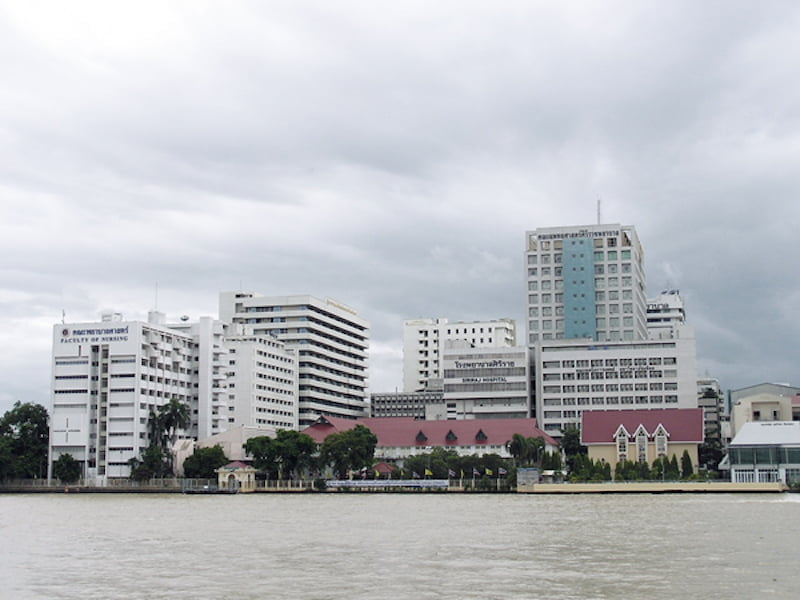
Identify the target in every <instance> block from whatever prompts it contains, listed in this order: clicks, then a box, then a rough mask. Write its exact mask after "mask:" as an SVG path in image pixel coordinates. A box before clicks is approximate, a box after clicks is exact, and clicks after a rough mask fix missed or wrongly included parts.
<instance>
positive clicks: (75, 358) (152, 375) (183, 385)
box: [50, 311, 228, 479]
mask: <svg viewBox="0 0 800 600" xmlns="http://www.w3.org/2000/svg"><path fill="white" fill-rule="evenodd" d="M176 327H178V328H177V329H174V328H172V327H171V326H168V325H166V324H165V323H164V316H163V315H162V314H161V313H157V312H155V311H153V312H151V313H150V314H149V317H148V321H147V322H142V321H126V320H124V319H123V318H122V316H121V315H119V314H112V313H107V314H104V315H103V318H102V320H101V321H99V322H87V323H69V324H61V325H56V326H55V327H54V328H53V356H52V384H51V403H52V410H51V418H50V464H51V465H52V462H53V461H54V460H57V459H58V457H59V456H61V454H65V453H69V454H71V455H72V456H73V457H74V458H75V459H77V460H78V461H79V462H81V463H82V464H83V466H84V475H85V476H86V477H89V478H98V479H105V478H114V477H127V476H128V475H129V473H130V469H129V466H128V461H129V460H130V459H131V458H134V457H139V456H140V454H141V451H142V450H143V449H145V448H146V447H147V446H148V445H149V444H150V440H149V433H148V419H149V415H150V413H151V411H155V410H157V409H158V407H160V406H162V405H164V404H166V403H167V402H169V400H170V399H171V398H176V399H178V400H180V401H181V402H183V403H185V404H187V405H188V406H189V409H190V413H191V424H190V426H189V428H188V429H187V430H186V431H183V432H180V434H181V435H182V436H183V437H193V438H198V439H203V438H204V437H208V436H211V435H214V434H216V433H219V432H220V431H224V430H225V427H226V419H227V398H228V396H227V383H226V377H225V369H226V362H227V361H226V355H227V353H226V351H225V348H224V346H223V344H222V336H223V334H224V325H223V324H222V323H220V322H219V321H215V320H214V319H212V318H210V317H204V318H201V319H200V320H199V321H198V322H197V323H192V324H189V323H182V324H181V325H180V326H176Z"/></svg>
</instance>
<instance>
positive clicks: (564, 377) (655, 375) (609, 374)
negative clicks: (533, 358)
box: [542, 368, 678, 381]
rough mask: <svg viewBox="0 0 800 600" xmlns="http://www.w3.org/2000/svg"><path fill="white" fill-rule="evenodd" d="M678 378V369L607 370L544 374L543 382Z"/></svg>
mask: <svg viewBox="0 0 800 600" xmlns="http://www.w3.org/2000/svg"><path fill="white" fill-rule="evenodd" d="M677 376H678V371H677V369H663V370H660V369H652V368H647V369H636V370H634V369H619V370H618V371H617V370H611V369H606V370H604V371H600V370H597V371H589V370H586V371H578V372H577V373H573V372H567V373H544V374H543V375H542V381H576V380H579V381H586V380H589V379H594V380H600V379H634V378H635V379H662V378H664V377H667V378H675V377H677Z"/></svg>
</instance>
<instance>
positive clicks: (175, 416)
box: [158, 397, 191, 448]
mask: <svg viewBox="0 0 800 600" xmlns="http://www.w3.org/2000/svg"><path fill="white" fill-rule="evenodd" d="M158 416H159V420H160V421H161V428H162V435H164V437H165V441H167V442H169V447H170V448H172V447H173V446H174V445H175V442H176V441H177V438H178V429H185V428H186V427H188V426H189V423H190V422H191V421H190V418H189V407H188V406H187V405H186V404H184V403H183V402H181V401H180V400H178V399H177V398H175V397H172V398H170V401H169V402H167V403H166V404H165V405H163V406H161V407H160V408H159V409H158Z"/></svg>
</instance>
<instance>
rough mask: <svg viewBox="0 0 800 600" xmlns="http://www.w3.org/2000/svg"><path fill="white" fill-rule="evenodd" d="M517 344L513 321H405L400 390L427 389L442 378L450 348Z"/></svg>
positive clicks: (504, 346)
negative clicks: (401, 388)
mask: <svg viewBox="0 0 800 600" xmlns="http://www.w3.org/2000/svg"><path fill="white" fill-rule="evenodd" d="M516 343H517V326H516V323H515V321H514V320H513V319H497V320H494V321H470V322H463V321H457V322H454V323H451V322H449V321H448V320H447V319H444V318H438V319H409V320H406V321H404V322H403V390H404V391H405V392H406V393H410V392H415V391H421V390H425V389H428V388H429V385H428V382H429V380H432V379H433V380H440V379H442V378H443V377H444V361H443V353H444V351H445V349H446V348H448V347H450V346H452V345H454V344H455V345H459V346H461V347H466V348H511V347H514V346H516Z"/></svg>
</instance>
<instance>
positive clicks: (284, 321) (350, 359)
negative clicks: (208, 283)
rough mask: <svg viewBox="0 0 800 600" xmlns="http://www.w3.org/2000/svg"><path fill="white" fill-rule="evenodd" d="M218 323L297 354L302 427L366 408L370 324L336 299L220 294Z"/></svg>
mask: <svg viewBox="0 0 800 600" xmlns="http://www.w3.org/2000/svg"><path fill="white" fill-rule="evenodd" d="M219 315H220V319H221V320H223V321H225V322H228V323H234V324H237V323H238V324H243V325H247V326H249V327H251V328H252V331H253V333H254V334H255V335H272V336H275V337H277V339H279V340H281V341H283V342H284V343H285V345H286V348H287V349H289V350H294V351H295V352H297V361H298V375H299V388H298V399H299V417H298V420H299V425H300V426H301V427H302V426H305V425H310V424H312V423H313V422H314V421H315V420H316V419H317V417H318V416H320V415H325V416H337V417H346V418H350V419H356V418H359V417H363V416H365V411H366V408H367V402H366V400H367V378H368V368H367V350H368V347H369V323H368V321H366V320H365V319H363V318H361V317H359V316H358V313H357V312H356V311H355V310H353V309H352V308H349V307H347V306H345V305H344V304H342V303H340V302H336V301H334V300H330V299H327V300H321V299H319V298H315V297H314V296H274V297H267V296H262V295H260V294H255V293H252V292H224V293H222V294H220V301H219Z"/></svg>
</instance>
